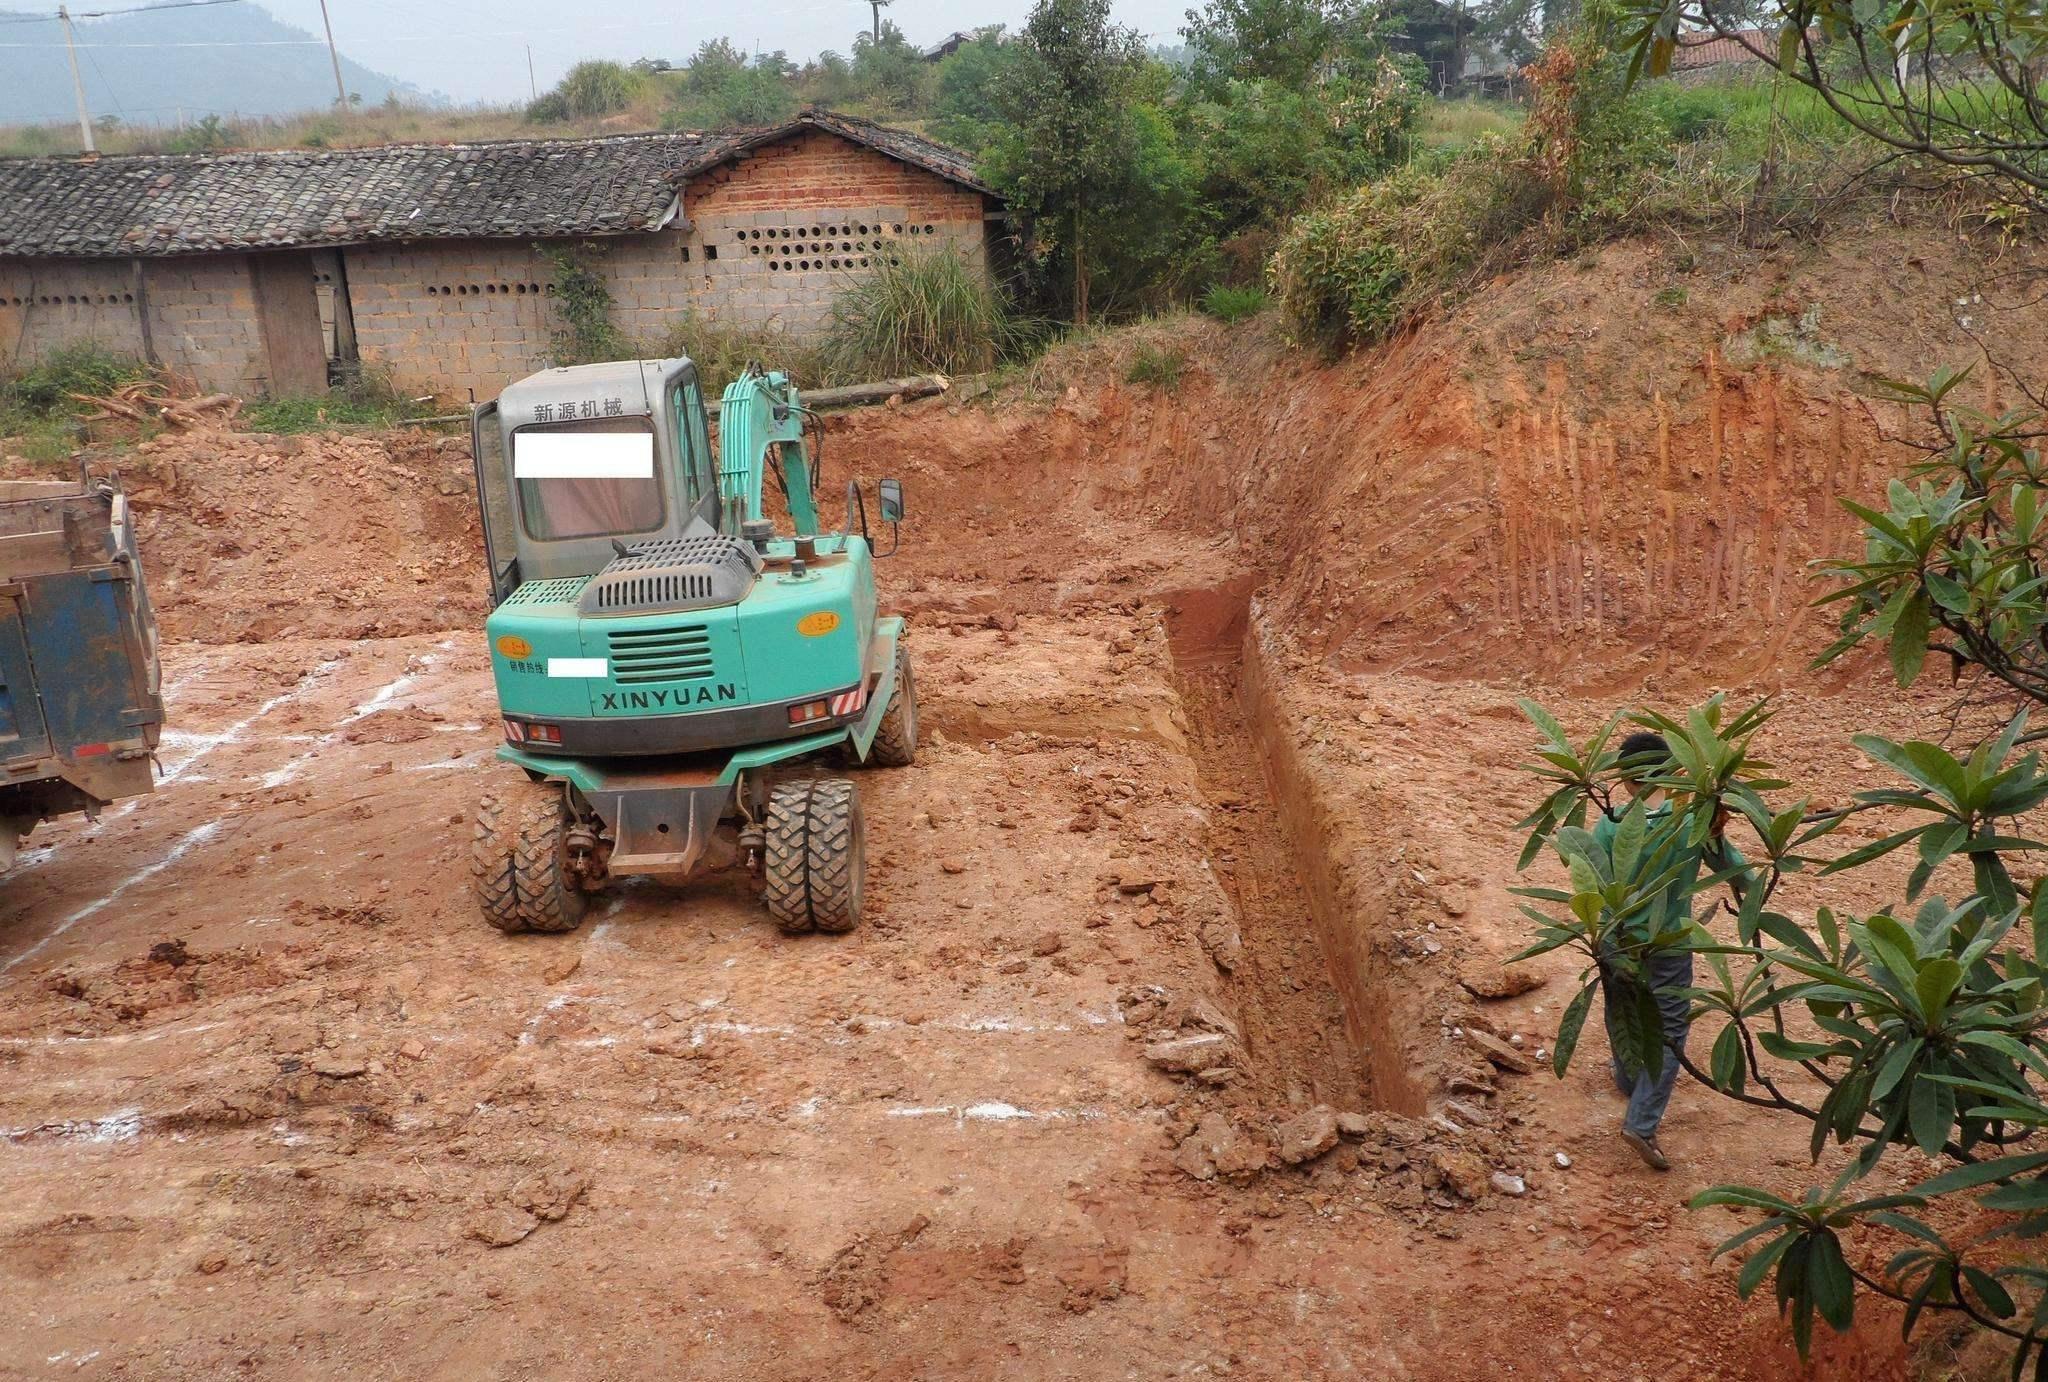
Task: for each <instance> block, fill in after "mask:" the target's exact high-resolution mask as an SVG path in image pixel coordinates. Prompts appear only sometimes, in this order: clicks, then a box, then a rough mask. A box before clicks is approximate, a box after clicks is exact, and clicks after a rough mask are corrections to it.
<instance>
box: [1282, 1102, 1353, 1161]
mask: <svg viewBox="0 0 2048 1382" xmlns="http://www.w3.org/2000/svg"><path fill="white" fill-rule="evenodd" d="M1273 1143H1274V1150H1275V1151H1276V1152H1277V1153H1278V1155H1279V1157H1280V1159H1281V1160H1282V1161H1284V1162H1286V1163H1287V1164H1288V1165H1289V1166H1299V1165H1300V1164H1301V1163H1302V1162H1304V1161H1312V1160H1314V1159H1315V1158H1316V1157H1319V1156H1321V1155H1322V1154H1323V1153H1324V1152H1327V1151H1329V1150H1330V1148H1332V1147H1334V1146H1336V1145H1337V1111H1336V1110H1335V1109H1333V1108H1331V1107H1330V1106H1329V1105H1328V1104H1317V1105H1316V1106H1315V1107H1314V1108H1312V1109H1309V1110H1308V1111H1307V1112H1305V1113H1299V1114H1296V1115H1295V1116H1294V1117H1292V1118H1290V1119H1288V1120H1287V1121H1286V1122H1285V1123H1282V1124H1281V1125H1280V1126H1279V1127H1277V1128H1275V1129H1274V1130H1273Z"/></svg>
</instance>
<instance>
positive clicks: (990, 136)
mask: <svg viewBox="0 0 2048 1382" xmlns="http://www.w3.org/2000/svg"><path fill="white" fill-rule="evenodd" d="M1019 51H1020V50H1019V48H1018V46H1017V44H1016V43H1014V42H1011V41H1007V40H1005V39H1004V38H1003V36H1002V33H1001V30H1000V29H998V30H997V31H996V32H994V33H991V34H989V35H987V36H986V37H982V38H977V39H974V40H972V41H970V42H967V43H963V44H961V45H960V46H959V47H958V48H956V49H954V50H953V51H952V52H951V53H948V54H947V55H946V57H945V59H944V60H943V61H941V62H940V63H939V75H938V83H937V86H936V89H935V91H934V93H933V97H932V132H933V133H934V134H936V135H938V137H939V138H941V139H943V140H945V141H946V142H947V143H948V144H953V145H956V146H958V147H959V148H962V149H966V150H969V151H970V152H973V153H979V152H980V151H981V150H983V149H985V148H987V147H988V146H989V145H990V144H991V143H992V142H994V139H995V136H996V132H997V131H996V128H995V127H996V125H997V123H998V121H999V120H1000V119H1001V113H1000V106H999V98H998V93H999V92H1000V90H1001V88H1002V84H1003V81H1004V73H1005V72H1007V71H1008V69H1009V67H1010V64H1011V63H1012V62H1013V61H1014V60H1015V59H1016V57H1017V54H1018V52H1019Z"/></svg>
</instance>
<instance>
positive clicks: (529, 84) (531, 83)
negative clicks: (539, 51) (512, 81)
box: [526, 43, 540, 101]
mask: <svg viewBox="0 0 2048 1382" xmlns="http://www.w3.org/2000/svg"><path fill="white" fill-rule="evenodd" d="M526 90H527V92H528V93H529V94H530V95H531V96H532V97H533V99H534V100H536V101H538V100H539V99H540V83H539V82H537V81H535V80H534V79H533V45H532V44H531V43H529V44H527V45H526Z"/></svg>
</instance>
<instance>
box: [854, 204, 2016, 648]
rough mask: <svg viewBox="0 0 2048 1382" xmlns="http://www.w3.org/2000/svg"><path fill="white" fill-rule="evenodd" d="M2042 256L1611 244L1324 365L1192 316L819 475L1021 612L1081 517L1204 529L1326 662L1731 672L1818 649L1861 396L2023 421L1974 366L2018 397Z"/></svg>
mask: <svg viewBox="0 0 2048 1382" xmlns="http://www.w3.org/2000/svg"><path fill="white" fill-rule="evenodd" d="M2016 261H2017V262H2016ZM2044 265H2048V256H2043V255H2042V254H2041V253H2040V252H2039V251H2032V252H2030V254H2029V253H2020V252H2015V253H2014V254H2011V255H2007V256H2004V257H2001V258H2000V259H1999V260H1998V261H1997V262H1996V263H1993V262H1992V260H1991V259H1990V258H1989V257H1988V255H1987V254H1985V253H1980V252H1979V251H1977V250H1974V249H1972V248H1971V247H1969V246H1968V245H1959V244H1956V243H1953V242H1950V243H1944V244H1941V245H1938V246H1930V245H1929V244H1928V243H1927V241H1926V239H1925V237H1924V236H1923V237H1917V238H1916V237H1914V236H1912V235H1909V234H1908V233H1906V232H1904V231H1897V230H1890V229H1874V230H1870V231H1866V232H1863V233H1859V234H1848V235H1842V236H1839V237H1837V238H1835V239H1833V240H1831V241H1829V242H1827V243H1826V244H1825V245H1821V246H1813V245H1800V246H1792V247H1786V248H1780V249H1773V250H1754V249H1748V248H1745V247H1742V246H1740V245H1738V244H1732V243H1723V244H1714V243H1706V244H1700V245H1693V246H1680V245H1676V244H1672V245H1663V244H1648V243H1628V244H1621V245H1615V246H1610V247H1608V248H1607V249H1605V250H1602V251H1600V252H1598V253H1597V254H1588V255H1586V256H1584V257H1582V258H1581V259H1580V260H1579V261H1577V262H1575V263H1573V264H1570V265H1566V266H1561V267H1558V268H1555V269H1552V270H1550V271H1547V272H1546V273H1544V274H1541V275H1531V276H1527V277H1523V278H1518V279H1515V280H1512V281H1503V282H1501V283H1498V284H1495V285H1494V286H1492V287H1491V288H1489V289H1487V290H1485V291H1483V292H1481V293H1480V294H1478V295H1477V296H1476V297H1475V298H1474V299H1473V300H1472V301H1471V302H1470V303H1469V304H1468V305H1467V306H1466V307H1465V308H1464V309H1463V310H1461V311H1460V312H1459V313H1457V314H1456V316H1455V317H1454V318H1452V319H1450V320H1448V321H1445V322H1441V323H1437V324H1434V325H1431V326H1429V327H1427V328H1425V329H1423V330H1421V331H1419V332H1417V333H1415V334H1413V335H1411V336H1410V337H1408V338H1405V339H1403V340H1401V341H1398V342H1396V343H1394V344H1392V345H1390V346H1387V347H1385V348H1382V349H1378V350H1373V351H1368V352H1361V353H1359V354H1356V355H1354V356H1352V357H1351V358H1349V359H1347V360H1345V361H1343V362H1341V363H1339V364H1337V365H1334V366H1332V367H1328V368H1319V367H1316V366H1315V365H1314V363H1313V362H1312V361H1309V360H1306V359H1304V358H1303V357H1302V356H1301V355H1300V354H1299V353H1293V352H1289V351H1288V350H1287V349H1286V347H1285V346H1284V344H1283V343H1281V342H1279V341H1278V340H1276V339H1273V338H1271V337H1262V336H1260V335H1259V334H1258V333H1256V332H1247V331H1243V330H1239V331H1235V332H1226V331H1224V330H1222V329H1221V328H1218V327H1215V326H1214V325H1213V324H1191V325H1190V326H1189V327H1188V329H1187V330H1186V331H1185V332H1183V333H1182V334H1181V336H1180V337H1179V348H1181V349H1183V350H1185V351H1186V352H1188V354H1189V357H1190V364H1189V368H1188V370H1187V372H1186V375H1185V383H1184V384H1183V385H1182V387H1181V388H1180V389H1179V390H1178V391H1177V392H1176V393H1173V394H1163V393H1159V392H1156V391H1153V390H1149V389H1144V388H1132V387H1128V386H1126V385H1124V384H1123V383H1122V382H1121V379H1122V370H1121V369H1118V368H1116V366H1115V361H1114V357H1113V353H1112V352H1105V351H1103V350H1101V349H1100V348H1099V347H1088V348H1083V350H1082V351H1081V352H1079V353H1078V355H1077V360H1076V362H1075V363H1074V364H1072V365H1071V366H1070V368H1069V371H1068V376H1067V377H1068V378H1070V379H1071V380H1072V383H1071V384H1070V385H1068V386H1067V387H1065V388H1064V392H1063V393H1061V394H1058V395H1056V399H1057V401H1053V402H1046V401H1038V402H1032V401H1029V400H1021V401H1020V400H1017V399H1015V398H1011V397H1005V396H1000V395H999V396H998V400H997V401H996V402H995V403H994V404H992V405H989V406H980V405H969V406H961V405H958V404H953V405H950V406H949V405H948V404H946V403H944V402H935V403H931V404H925V405H920V406H919V407H917V408H915V409H913V410H912V411H913V412H914V414H915V415H916V417H917V419H918V421H917V424H916V425H915V426H908V427H906V426H904V425H903V422H902V420H901V419H900V418H898V417H895V416H890V415H885V414H881V413H868V414H862V415H854V416H849V417H846V418H843V419H838V420H835V422H834V424H833V427H832V432H831V438H830V443H829V445H830V448H831V449H829V450H828V453H827V454H828V464H831V463H833V461H834V460H835V459H836V461H837V462H838V463H840V464H847V465H851V466H852V467H854V468H855V469H857V470H858V471H860V472H861V473H863V474H865V475H879V474H885V473H901V474H904V475H906V476H907V477H908V478H910V479H911V480H912V481H913V483H914V486H915V487H914V489H913V491H912V493H913V494H914V496H915V506H916V508H917V509H918V512H917V513H916V519H917V522H918V524H919V525H920V532H921V533H922V534H923V535H924V541H922V542H921V543H919V544H917V550H916V551H914V552H912V555H911V556H910V557H909V560H910V561H911V562H912V563H913V564H914V565H916V566H918V567H920V568H924V569H929V570H932V571H933V572H934V574H937V573H938V571H939V570H940V569H941V568H940V567H937V566H933V565H932V563H933V562H934V561H937V562H940V563H953V564H956V566H958V567H964V568H966V569H970V570H971V569H984V568H985V569H991V570H997V571H1001V572H1003V573H1005V574H1006V575H1007V576H1009V577H1010V579H1009V580H1007V581H1006V582H1005V589H1006V591H1007V592H1008V593H1010V595H1011V596H1012V598H1013V599H1014V600H1015V601H1016V603H1017V604H1018V605H1019V606H1020V607H1025V608H1030V607H1034V606H1035V605H1036V606H1040V607H1042V605H1043V603H1044V602H1047V601H1050V600H1051V599H1053V598H1054V597H1055V596H1056V593H1057V590H1058V588H1059V587H1060V585H1061V583H1062V580H1063V579H1070V578H1072V577H1073V576H1075V575H1081V576H1084V577H1085V576H1087V575H1089V574H1091V572H1090V568H1089V567H1088V566H1086V565H1084V566H1083V568H1082V570H1081V571H1080V572H1073V571H1071V570H1070V569H1068V568H1063V567H1062V566H1061V564H1060V563H1058V562H1056V561H1049V560H1048V559H1047V556H1046V553H1047V551H1048V546H1049V544H1048V540H1047V539H1048V530H1050V531H1051V532H1053V533H1060V534H1062V535H1064V534H1069V533H1070V534H1072V535H1074V536H1075V537H1077V538H1079V539H1081V543H1080V550H1081V551H1082V553H1083V561H1084V562H1086V561H1087V560H1088V556H1087V553H1088V547H1087V541H1086V539H1087V535H1088V533H1089V531H1090V528H1091V524H1092V523H1093V522H1094V519H1095V516H1096V515H1097V514H1099V513H1101V512H1104V511H1107V512H1114V513H1116V514H1118V515H1120V516H1126V517H1142V518H1144V519H1147V520H1149V521H1151V522H1154V523H1156V524H1158V525H1160V526H1162V527H1170V528H1174V529H1178V530H1181V531H1182V532H1184V533H1191V534H1197V535H1199V534H1202V533H1212V534H1215V535H1216V536H1217V537H1218V538H1219V539H1223V540H1226V541H1227V543H1228V545H1229V546H1230V548H1231V549H1232V550H1231V552H1230V553H1229V556H1228V558H1227V559H1228V560H1229V561H1230V562H1232V563H1236V564H1238V565H1239V566H1240V568H1243V567H1249V568H1251V569H1252V570H1254V571H1256V572H1258V573H1259V574H1260V575H1261V576H1263V577H1264V578H1265V579H1266V581H1267V582H1268V588H1267V590H1266V592H1265V596H1264V600H1263V604H1264V607H1265V608H1266V609H1267V610H1268V611H1269V612H1270V614H1271V624H1272V627H1273V628H1275V629H1276V630H1278V631H1280V632H1282V633H1284V634H1285V635H1286V636H1287V637H1288V638H1289V640H1290V641H1291V642H1293V643H1294V644H1296V645H1297V646H1298V647H1299V648H1300V649H1301V650H1302V651H1304V652H1306V653H1308V654H1309V655H1311V656H1313V657H1314V658H1316V659H1318V660H1323V661H1326V662H1327V663H1328V664H1329V665H1332V666H1335V667H1339V668H1344V669H1349V670H1375V671H1387V670H1417V671H1423V672H1426V673H1432V674H1458V673H1462V672H1479V673H1481V674H1483V675H1489V676H1503V675H1505V676H1512V675H1517V674H1524V673H1536V674H1539V675H1546V676H1559V675H1564V676H1568V677H1569V678H1570V679H1571V680H1572V681H1574V682H1575V683H1577V684H1580V685H1586V686H1597V685H1602V684H1606V685H1620V684H1625V683H1627V682H1630V681H1633V680H1636V679H1639V678H1640V677H1642V676H1645V675H1654V674H1657V673H1659V672H1663V671H1667V670H1675V671H1688V670H1694V669H1699V668H1703V667H1707V666H1711V667H1712V668H1713V669H1714V670H1715V671H1717V672H1719V673H1723V674H1726V673H1729V672H1734V673H1737V674H1744V675H1746V674H1754V673H1758V672H1762V671H1765V670H1766V669H1771V668H1776V667H1779V666H1798V665H1803V663H1804V662H1805V661H1806V659H1807V657H1808V656H1809V655H1810V654H1811V653H1812V651H1814V650H1815V649H1816V648H1817V647H1818V646H1819V644H1820V643H1821V642H1822V641H1824V639H1823V636H1822V632H1821V630H1822V622H1821V620H1820V619H1819V618H1817V617H1816V616H1815V615H1813V614H1812V613H1811V612H1810V611H1809V609H1808V608H1807V606H1808V603H1809V601H1810V599H1811V597H1812V596H1813V594H1814V593H1815V588H1814V586H1813V585H1812V584H1811V580H1810V577H1809V575H1808V572H1807V563H1808V562H1809V561H1810V560H1812V559H1814V558H1816V557H1819V556H1824V555H1831V554H1835V553H1839V552H1841V551H1843V550H1845V549H1847V548H1849V547H1850V546H1852V545H1853V543H1854V542H1855V539H1856V528H1855V524H1854V521H1853V520H1852V519H1851V518H1850V517H1849V516H1848V515H1847V514H1846V513H1845V512H1844V511H1842V510H1841V508H1840V507H1839V505H1838V504H1837V503H1836V502H1835V501H1836V497H1837V496H1840V495H1853V494H1859V493H1860V494H1865V495H1869V494H1872V493H1875V492H1878V491H1880V490H1881V489H1882V486H1883V483H1884V480H1885V478H1886V477H1888V476H1889V475H1891V474H1893V473H1895V472H1896V470H1897V468H1898V467H1899V465H1900V464H1901V463H1902V462H1903V461H1904V460H1905V459H1906V458H1907V457H1908V456H1909V454H1910V452H1909V451H1908V450H1907V449H1906V448H1904V447H1903V446H1901V445H1900V444H1899V443H1898V442H1896V441H1895V440H1892V438H1895V437H1896V436H1897V435H1899V434H1900V433H1901V432H1902V431H1903V430H1904V429H1905V427H1906V420H1905V419H1904V417H1903V415H1902V414H1901V412H1900V411H1899V410H1898V409H1897V408H1895V407H1894V406H1893V405H1890V404H1887V403H1883V402H1881V401H1879V400H1878V399H1877V398H1876V397H1875V391H1874V389H1873V384H1874V382H1875V381H1876V380H1877V379H1879V378H1886V377H1891V378H1918V377H1922V376H1924V375H1925V374H1927V373H1929V372H1931V371H1932V370H1933V369H1934V368H1936V367H1937V366H1940V365H1943V364H1951V365H1963V364H1971V363H1973V362H1974V363H1976V364H1977V374H1976V377H1975V378H1974V379H1973V380H1972V381H1971V383H1970V384H1969V385H1968V386H1966V391H1967V392H1969V393H1970V394H1971V400H1970V401H1971V402H1973V403H1975V404H1978V405H1980V406H1985V407H1987V408H1989V409H1992V410H1995V409H1996V408H1998V407H2000V406H2014V405H2016V404H2024V399H2023V398H2021V397H2020V395H2019V392H2018V390H2016V389H2015V388H2014V387H2013V386H2012V384H2011V382H2010V381H2009V378H2008V377H2007V376H2005V375H2004V374H2003V372H2002V371H2003V370H2012V371H2017V373H2018V375H2019V377H2020V378H2021V379H2022V380H2025V381H2027V382H2028V383H2029V384H2030V386H2038V385H2039V384H2040V382H2041V381H2042V380H2043V379H2044V378H2048V338H2044V337H2043V336H2042V334H2041V333H2040V332H2039V330H2038V322H2037V320H2036V319H2035V318H2034V317H2033V316H2031V315H2030V314H2029V312H2028V311H2027V310H2026V309H2027V304H2028V302H2029V301H2030V295H2029V293H2028V292H2027V291H2026V284H2027V282H2028V281H2029V280H2030V279H2031V280H2032V281H2035V282H2038V279H2039V276H2040V274H2041V273H2042V272H2044V267H2043V266H2044ZM1090 349H1093V350H1094V351H1095V353H1094V354H1093V355H1090V354H1089V353H1088V351H1089V350H1090ZM1987 356H1988V357H1989V360H1990V361H1992V362H1995V363H1996V365H1997V366H1999V367H2001V368H1989V367H1987V363H1986V358H1987ZM1041 374H1048V375H1051V376H1052V377H1053V378H1054V379H1055V382H1056V383H1063V382H1064V381H1063V380H1061V379H1060V376H1059V371H1058V370H1057V369H1046V370H1041ZM2035 391H2036V392H2039V391H2040V390H2039V388H2038V387H2036V390H2035ZM1022 515H1030V516H1031V521H1030V522H1029V523H1021V522H1019V521H1018V520H1019V518H1020V516H1022ZM936 533H945V534H947V536H948V538H949V539H950V540H949V541H947V542H946V543H944V544H939V543H934V542H933V541H931V538H932V535H933V534H936ZM935 548H936V549H938V550H937V551H935V550H934V549H935ZM906 550H910V549H909V548H906ZM1100 555H1101V559H1102V561H1103V562H1104V563H1109V562H1111V561H1113V560H1114V559H1115V558H1116V557H1119V556H1120V557H1122V558H1124V559H1126V560H1128V559H1129V558H1130V557H1132V556H1133V555H1135V554H1132V553H1129V552H1124V553H1110V552H1103V553H1101V554H1100ZM1532 634H1533V635H1535V636H1533V637H1532V636H1531V635H1532Z"/></svg>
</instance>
